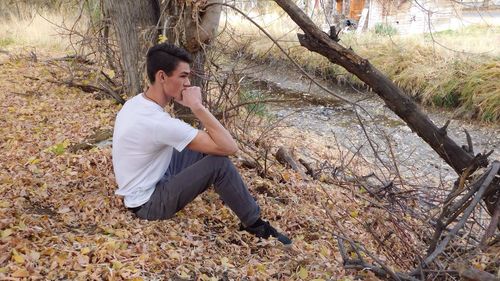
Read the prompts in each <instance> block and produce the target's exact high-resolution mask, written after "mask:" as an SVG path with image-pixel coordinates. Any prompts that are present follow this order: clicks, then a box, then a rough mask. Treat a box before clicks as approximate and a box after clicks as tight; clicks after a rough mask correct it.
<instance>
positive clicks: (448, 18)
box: [335, 0, 500, 34]
mask: <svg viewBox="0 0 500 281" xmlns="http://www.w3.org/2000/svg"><path fill="white" fill-rule="evenodd" d="M335 9H336V14H337V15H341V14H343V15H345V17H346V18H348V19H350V20H352V21H354V22H356V23H357V29H358V30H367V29H368V30H370V29H374V28H375V26H376V25H381V24H382V25H385V26H390V27H391V28H394V29H395V30H397V32H398V33H400V34H413V33H424V32H429V31H430V30H431V31H440V30H447V29H456V28H459V27H462V26H466V25H469V24H473V23H481V22H482V23H484V24H500V0H476V1H471V0H466V1H463V0H336V7H335Z"/></svg>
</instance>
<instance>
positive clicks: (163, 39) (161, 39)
mask: <svg viewBox="0 0 500 281" xmlns="http://www.w3.org/2000/svg"><path fill="white" fill-rule="evenodd" d="M165 41H167V36H165V35H163V34H160V36H158V43H164V42H165Z"/></svg>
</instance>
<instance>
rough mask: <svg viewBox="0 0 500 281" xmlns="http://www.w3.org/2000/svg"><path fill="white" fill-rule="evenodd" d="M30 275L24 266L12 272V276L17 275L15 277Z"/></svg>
mask: <svg viewBox="0 0 500 281" xmlns="http://www.w3.org/2000/svg"><path fill="white" fill-rule="evenodd" d="M29 276H30V273H29V272H28V271H27V270H26V269H24V268H20V269H18V270H16V271H14V273H12V277H15V278H22V277H29Z"/></svg>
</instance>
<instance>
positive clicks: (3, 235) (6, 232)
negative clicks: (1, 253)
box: [0, 228, 14, 238]
mask: <svg viewBox="0 0 500 281" xmlns="http://www.w3.org/2000/svg"><path fill="white" fill-rule="evenodd" d="M12 233H14V231H13V230H12V229H10V228H7V229H6V230H3V231H2V233H1V234H0V237H1V238H5V237H7V236H10V235H11V234H12Z"/></svg>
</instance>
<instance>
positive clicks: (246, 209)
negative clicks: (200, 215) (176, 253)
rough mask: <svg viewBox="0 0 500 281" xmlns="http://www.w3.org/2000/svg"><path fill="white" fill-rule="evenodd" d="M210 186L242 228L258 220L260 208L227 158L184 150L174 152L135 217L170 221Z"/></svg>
mask: <svg viewBox="0 0 500 281" xmlns="http://www.w3.org/2000/svg"><path fill="white" fill-rule="evenodd" d="M211 185H214V187H215V192H217V194H219V196H220V197H221V199H222V201H223V202H224V203H225V204H226V205H227V206H228V207H229V208H230V209H231V210H232V211H233V212H234V213H235V214H236V216H238V218H239V219H240V221H241V222H242V223H243V225H245V226H249V225H252V224H253V223H254V222H255V221H257V219H258V218H259V217H260V208H259V206H258V205H257V203H256V202H255V200H254V198H253V197H252V196H251V195H250V193H249V192H248V188H247V186H246V185H245V183H244V182H243V180H242V178H241V176H240V174H239V172H238V170H237V169H236V167H235V166H234V165H233V163H232V162H231V160H230V159H229V158H227V157H222V156H213V155H204V154H202V153H199V152H195V151H192V150H189V149H187V148H185V149H184V150H183V151H182V152H178V151H176V150H174V153H173V155H172V160H171V161H170V165H169V167H168V169H167V172H166V173H165V175H164V176H163V178H162V179H161V180H160V181H159V182H158V183H157V184H156V188H155V191H154V192H153V195H151V198H150V199H149V201H148V202H146V203H145V204H144V205H142V207H141V208H140V209H139V210H138V211H137V212H136V215H137V216H138V217H139V218H143V219H147V220H162V219H169V218H171V217H173V216H174V215H175V213H177V212H178V211H180V210H181V209H182V208H184V206H186V205H187V204H188V203H189V202H191V201H193V200H194V199H195V198H196V196H198V195H199V194H200V193H202V192H203V191H205V190H206V189H207V188H208V187H209V186H211Z"/></svg>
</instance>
